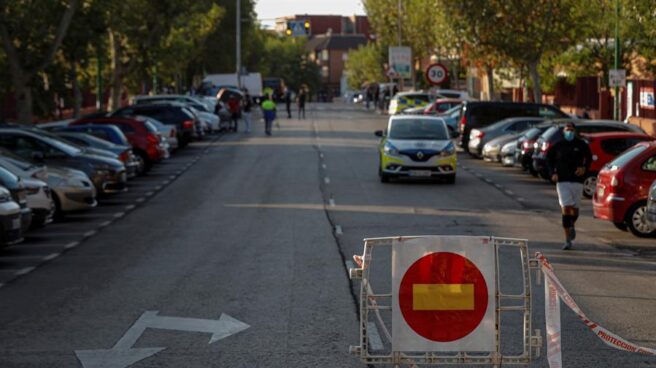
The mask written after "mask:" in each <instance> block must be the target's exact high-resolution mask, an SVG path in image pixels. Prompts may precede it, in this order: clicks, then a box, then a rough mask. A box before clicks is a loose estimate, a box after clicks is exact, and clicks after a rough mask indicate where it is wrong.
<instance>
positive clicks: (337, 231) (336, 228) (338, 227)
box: [335, 225, 344, 235]
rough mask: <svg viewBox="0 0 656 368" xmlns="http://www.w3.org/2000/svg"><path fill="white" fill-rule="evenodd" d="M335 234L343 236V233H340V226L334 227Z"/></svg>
mask: <svg viewBox="0 0 656 368" xmlns="http://www.w3.org/2000/svg"><path fill="white" fill-rule="evenodd" d="M335 234H336V235H342V234H344V232H343V231H342V227H341V226H340V225H335Z"/></svg>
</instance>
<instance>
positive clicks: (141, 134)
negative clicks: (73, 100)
mask: <svg viewBox="0 0 656 368" xmlns="http://www.w3.org/2000/svg"><path fill="white" fill-rule="evenodd" d="M88 124H100V125H115V126H117V127H118V128H119V129H121V131H122V132H123V133H124V134H125V136H126V137H127V139H128V142H130V145H131V146H132V150H133V151H134V154H135V155H137V157H138V158H139V159H140V160H143V164H144V167H145V168H146V169H149V168H150V167H152V165H153V164H154V163H155V162H158V161H160V160H162V159H163V158H166V156H167V154H168V152H167V151H166V148H165V147H164V145H163V143H162V138H161V137H160V136H159V134H158V132H157V128H156V127H154V126H153V125H152V124H151V123H150V122H148V121H145V120H141V119H139V118H124V117H101V118H85V119H79V120H76V121H74V122H72V123H70V125H88Z"/></svg>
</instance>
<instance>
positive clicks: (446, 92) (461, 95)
mask: <svg viewBox="0 0 656 368" xmlns="http://www.w3.org/2000/svg"><path fill="white" fill-rule="evenodd" d="M437 94H439V95H440V96H444V97H446V98H454V99H458V100H460V101H464V100H469V99H470V97H469V93H468V92H467V91H459V90H456V89H438V90H437Z"/></svg>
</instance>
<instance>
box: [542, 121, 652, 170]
mask: <svg viewBox="0 0 656 368" xmlns="http://www.w3.org/2000/svg"><path fill="white" fill-rule="evenodd" d="M568 122H572V123H573V124H574V125H575V126H576V131H577V133H578V134H584V133H602V132H634V133H639V134H645V131H644V130H642V129H641V128H640V127H638V126H636V125H631V124H625V123H622V122H619V121H611V120H572V119H559V120H556V121H555V122H554V123H555V124H554V125H553V126H552V127H550V128H549V129H547V130H545V132H544V133H542V135H541V136H540V138H538V140H537V141H536V142H535V146H534V152H533V169H534V170H535V172H537V173H538V174H539V175H540V176H541V177H542V178H544V179H546V180H549V179H550V177H551V173H550V172H549V170H548V168H547V154H548V153H549V150H550V149H551V147H553V146H554V145H555V144H556V143H558V142H560V141H561V140H563V131H562V129H561V127H562V126H563V125H564V124H566V123H568Z"/></svg>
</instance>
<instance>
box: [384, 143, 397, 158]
mask: <svg viewBox="0 0 656 368" xmlns="http://www.w3.org/2000/svg"><path fill="white" fill-rule="evenodd" d="M383 152H385V154H387V155H390V156H398V155H399V150H398V149H397V148H396V147H394V145H393V144H391V143H389V142H385V146H384V147H383Z"/></svg>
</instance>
